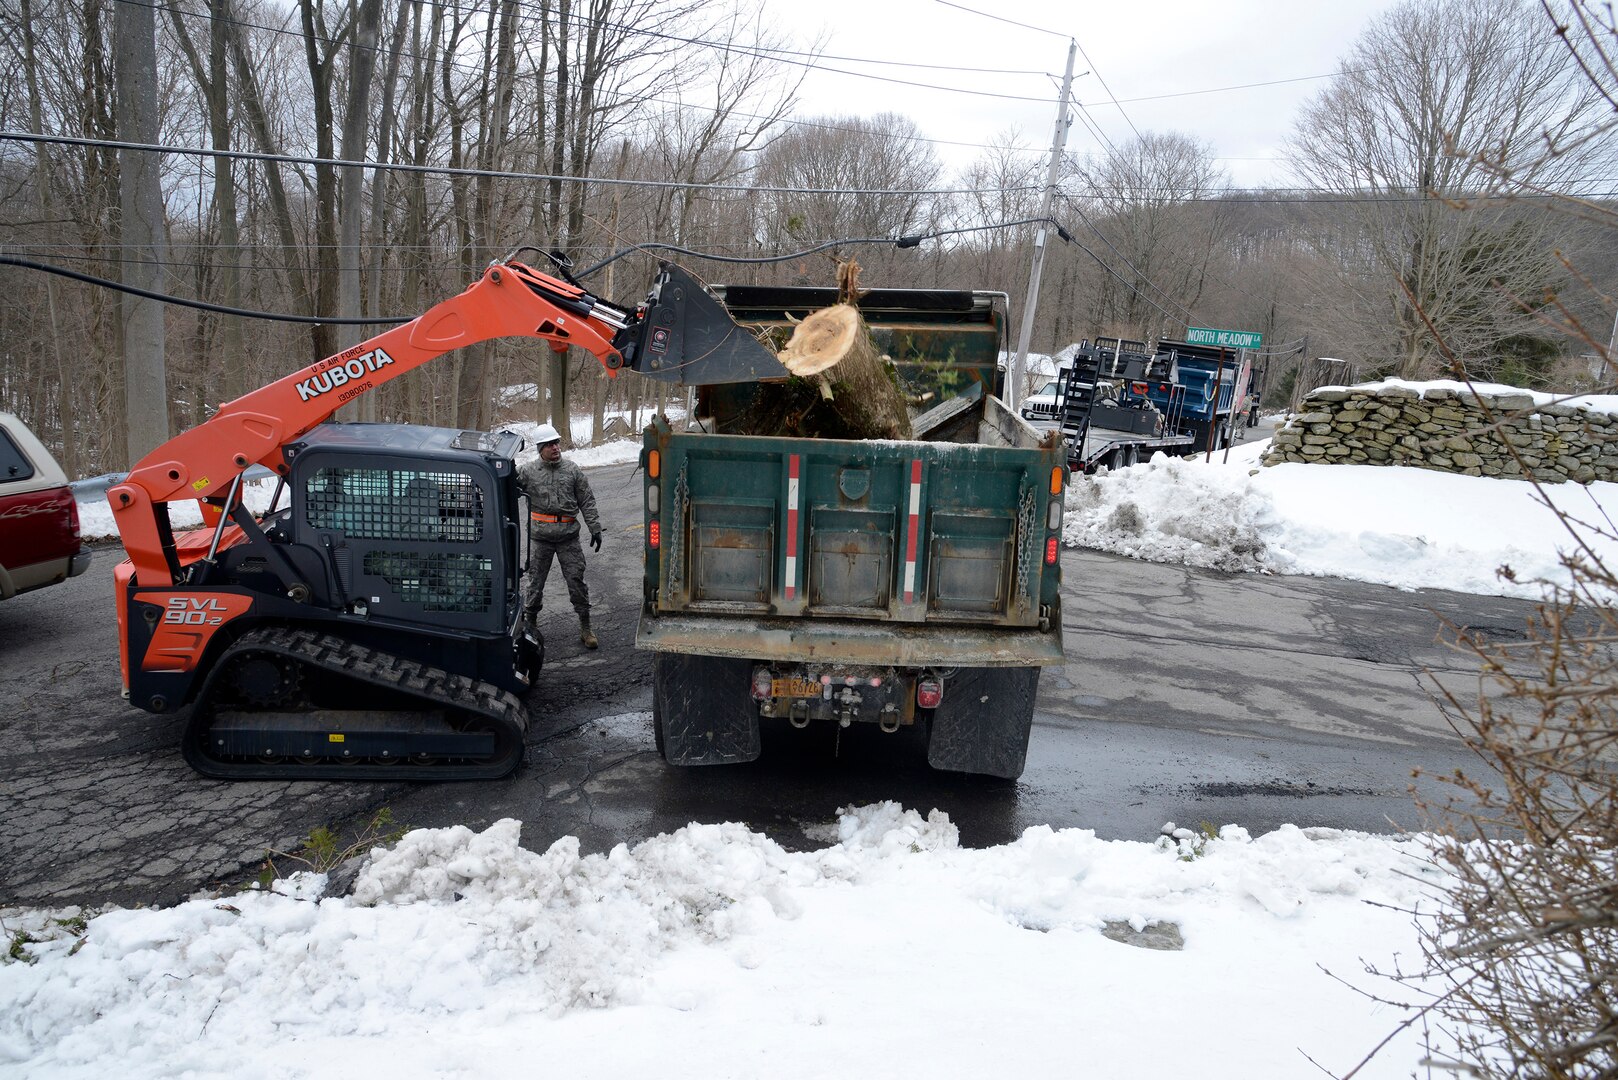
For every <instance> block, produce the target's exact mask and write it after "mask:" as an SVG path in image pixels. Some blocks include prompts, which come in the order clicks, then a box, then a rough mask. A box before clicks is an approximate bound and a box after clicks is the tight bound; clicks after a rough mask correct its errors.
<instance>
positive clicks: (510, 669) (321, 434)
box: [120, 424, 543, 777]
mask: <svg viewBox="0 0 1618 1080" xmlns="http://www.w3.org/2000/svg"><path fill="white" fill-rule="evenodd" d="M520 447H521V439H520V438H519V437H518V436H516V435H509V434H502V435H488V434H484V433H481V432H466V431H456V430H448V429H439V428H422V427H413V426H405V425H398V424H324V425H321V426H320V427H317V428H315V429H314V430H313V431H311V432H310V433H309V434H308V435H307V436H305V437H304V438H302V439H300V440H298V441H297V442H294V443H292V444H290V445H289V446H288V447H287V448H286V451H285V457H286V462H287V466H288V473H287V477H286V481H285V483H284V484H283V485H281V486H280V487H279V488H278V490H277V496H278V498H277V503H278V505H276V506H274V507H273V508H272V509H271V510H270V512H268V513H266V514H264V515H263V516H262V518H261V519H259V520H254V519H253V518H252V517H250V516H247V515H245V514H241V515H238V518H237V521H236V523H235V524H234V525H233V526H227V527H226V528H225V529H223V530H222V531H221V533H220V536H219V541H218V543H217V546H216V547H214V548H213V550H212V551H211V552H208V551H202V552H199V553H197V554H198V555H199V557H197V558H195V559H194V560H188V566H187V573H186V574H185V575H184V580H183V581H180V582H177V583H176V584H175V585H173V586H172V587H166V588H147V587H143V586H141V585H140V584H139V583H137V582H132V581H130V580H129V577H130V575H129V574H128V567H127V564H126V565H125V567H123V568H120V571H121V577H122V579H123V580H122V581H121V582H120V587H121V588H122V589H123V590H125V595H126V597H127V601H128V603H127V612H128V615H127V618H126V620H125V622H126V625H125V626H124V627H123V630H124V640H125V643H126V647H127V650H128V653H129V657H128V659H129V660H130V661H132V663H130V664H129V665H128V667H127V669H128V671H129V695H130V700H131V702H132V703H133V704H135V705H138V706H140V707H142V708H145V709H148V710H151V711H154V712H162V711H166V710H168V709H171V708H177V707H180V706H182V705H187V704H190V705H192V706H193V708H192V714H191V718H190V723H189V726H188V729H187V732H186V736H185V751H186V756H187V758H188V759H189V760H190V761H191V762H192V764H193V765H194V766H196V767H197V768H198V769H199V770H200V771H202V772H204V773H208V774H210V775H217V776H267V775H278V774H280V772H281V771H282V767H283V766H284V765H286V764H289V763H295V764H296V765H298V766H308V767H309V769H308V771H307V772H305V773H304V775H311V776H314V775H320V774H321V772H322V767H323V768H324V769H326V770H336V771H340V772H341V773H342V774H343V775H345V776H351V777H352V776H366V775H377V774H385V775H386V776H388V777H394V776H400V775H403V774H412V775H414V774H430V775H433V776H445V777H471V776H479V775H490V774H499V773H502V772H505V771H509V770H510V769H511V768H513V767H515V765H516V764H517V763H518V761H519V760H520V757H521V748H522V740H523V734H524V732H525V730H526V727H527V720H526V713H525V712H524V710H523V709H522V707H521V705H520V704H519V703H518V702H517V699H516V697H515V695H516V694H518V693H521V692H523V691H525V690H526V689H527V687H528V685H529V682H530V679H531V678H532V677H533V675H534V674H536V673H537V672H538V670H539V667H540V665H541V664H542V662H543V644H542V643H541V642H540V641H539V640H538V639H537V637H534V636H530V635H522V634H519V633H518V632H517V626H518V617H519V615H520V610H521V602H520V595H521V594H520V582H521V576H522V570H523V566H522V553H523V552H524V551H525V550H526V548H525V545H524V542H523V541H524V535H523V530H522V527H521V516H520V514H519V513H518V493H517V488H516V468H515V460H514V459H515V455H516V453H517V451H518V449H519V448H520ZM177 542H178V545H179V547H180V549H181V551H182V553H184V552H187V551H188V550H190V549H193V548H195V547H197V546H200V545H203V544H209V545H212V544H213V542H214V532H213V531H210V530H201V531H199V532H197V533H194V534H190V535H188V536H183V537H179V538H177Z"/></svg>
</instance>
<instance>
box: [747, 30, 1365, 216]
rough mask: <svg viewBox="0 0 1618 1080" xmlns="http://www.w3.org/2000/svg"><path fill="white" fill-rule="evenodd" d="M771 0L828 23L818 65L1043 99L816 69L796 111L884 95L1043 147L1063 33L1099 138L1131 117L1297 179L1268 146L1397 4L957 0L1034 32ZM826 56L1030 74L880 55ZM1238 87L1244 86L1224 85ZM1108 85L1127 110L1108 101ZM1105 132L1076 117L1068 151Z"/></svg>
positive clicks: (864, 105)
mask: <svg viewBox="0 0 1618 1080" xmlns="http://www.w3.org/2000/svg"><path fill="white" fill-rule="evenodd" d="M767 3H768V5H769V10H770V12H771V14H772V16H774V17H775V18H777V19H778V20H779V21H780V24H781V25H782V26H783V27H784V28H787V29H790V30H791V31H792V32H793V33H794V34H796V35H797V36H798V38H799V40H800V41H804V42H807V41H809V40H812V39H813V38H814V36H815V35H816V34H817V33H819V32H821V31H825V32H826V34H827V41H826V45H825V52H826V54H827V57H828V58H827V59H825V60H823V61H822V62H821V65H822V67H824V68H841V69H844V70H848V71H861V72H865V73H868V74H871V75H879V76H882V77H883V78H885V79H896V80H908V81H910V82H918V83H930V84H934V86H945V87H950V86H953V87H959V88H963V89H970V90H977V91H989V92H993V93H998V94H1009V95H1020V96H1026V97H1030V98H1037V99H1038V100H1037V101H1014V100H1005V99H1000V98H992V97H981V96H974V95H970V94H963V93H952V92H950V91H949V90H946V89H932V88H922V87H913V86H905V85H900V84H899V83H897V82H885V81H878V80H876V79H871V78H862V77H858V76H852V75H845V74H838V73H834V72H831V71H825V70H817V71H813V72H811V73H810V75H809V78H808V80H807V82H806V83H805V84H804V90H803V93H802V104H801V106H800V108H799V111H798V114H797V115H798V116H800V117H806V116H811V115H816V114H825V113H841V114H844V115H861V116H865V115H871V114H874V113H877V112H882V111H886V110H891V111H895V112H900V113H904V114H906V115H908V116H910V117H911V118H912V119H913V120H915V121H916V123H917V124H918V125H919V126H920V127H921V129H922V131H923V133H924V134H926V135H927V136H928V137H929V138H932V139H937V140H947V141H950V142H958V143H968V144H974V143H975V144H982V143H987V142H990V141H992V140H993V139H994V138H995V137H996V136H997V135H998V134H1001V133H1003V132H1005V131H1007V130H1008V129H1011V128H1018V129H1020V131H1021V133H1022V139H1023V141H1024V142H1025V143H1026V144H1027V145H1028V146H1030V147H1037V148H1039V150H1040V151H1041V152H1048V150H1049V148H1050V140H1051V134H1052V130H1053V124H1054V122H1055V118H1056V105H1055V101H1056V90H1057V86H1058V85H1059V84H1060V80H1061V76H1062V67H1063V64H1064V62H1065V61H1066V58H1067V47H1068V39H1069V38H1070V37H1071V38H1073V39H1074V40H1076V41H1077V42H1078V45H1079V48H1080V49H1081V50H1082V51H1081V52H1080V53H1079V55H1078V57H1077V59H1076V61H1075V66H1074V74H1075V76H1077V75H1078V73H1079V72H1084V71H1088V72H1089V74H1087V75H1085V76H1083V77H1082V78H1076V79H1075V81H1074V88H1075V96H1076V97H1077V99H1078V101H1079V102H1080V103H1081V104H1083V105H1084V106H1085V113H1086V114H1087V115H1088V118H1089V119H1090V121H1091V122H1092V123H1093V124H1095V125H1096V126H1098V127H1099V128H1100V129H1101V131H1102V133H1103V134H1104V136H1105V137H1106V139H1109V140H1111V141H1112V142H1113V143H1115V144H1121V143H1122V142H1123V141H1124V140H1126V139H1129V138H1133V137H1134V129H1138V130H1140V131H1141V132H1146V131H1170V130H1172V131H1179V132H1182V133H1184V134H1187V135H1192V136H1194V137H1196V138H1198V139H1201V140H1203V141H1205V142H1207V143H1209V144H1211V145H1212V146H1213V148H1214V153H1215V154H1216V155H1217V156H1218V157H1219V158H1220V159H1221V164H1222V165H1223V166H1224V168H1225V170H1226V171H1227V173H1228V174H1229V176H1230V178H1231V180H1232V181H1233V182H1234V183H1235V184H1236V185H1237V186H1242V187H1253V186H1288V185H1290V184H1291V183H1293V179H1292V178H1291V177H1290V176H1289V174H1288V173H1287V171H1286V167H1285V164H1284V163H1283V162H1281V161H1280V160H1278V159H1279V157H1280V153H1281V141H1282V140H1283V139H1284V138H1285V137H1286V136H1287V134H1288V133H1289V132H1290V131H1291V129H1292V123H1293V119H1294V117H1295V116H1296V114H1297V111H1298V107H1299V106H1300V105H1301V104H1302V103H1303V102H1304V101H1306V100H1308V98H1309V97H1310V96H1311V95H1313V94H1315V93H1317V92H1318V91H1319V89H1320V88H1321V87H1322V86H1324V85H1326V78H1324V77H1326V76H1330V75H1331V74H1332V73H1333V72H1335V71H1336V70H1337V64H1338V60H1339V59H1340V58H1341V57H1342V56H1343V55H1344V54H1345V53H1346V51H1347V49H1348V46H1349V45H1350V43H1352V42H1353V40H1354V39H1355V38H1356V37H1357V36H1358V35H1359V33H1360V31H1361V30H1362V29H1363V28H1364V27H1365V26H1366V25H1367V23H1368V22H1369V21H1370V20H1372V19H1373V18H1375V17H1376V16H1377V15H1378V14H1380V13H1381V12H1383V11H1386V10H1388V9H1390V8H1392V7H1394V6H1395V3H1394V0H1335V2H1333V3H1330V4H1298V3H1295V2H1291V0H1285V2H1283V0H1222V2H1220V3H1210V2H1209V0H1151V2H1148V3H1116V2H1114V3H1107V4H1079V3H1073V2H1071V0H960V3H961V4H962V5H963V6H964V7H966V8H973V9H976V10H977V11H983V12H991V13H993V14H994V15H996V16H999V17H1001V18H1004V19H1012V20H1015V21H1017V22H1021V23H1026V24H1028V25H1029V26H1033V27H1040V28H1043V29H1045V30H1049V31H1052V33H1042V32H1040V31H1039V30H1032V29H1025V28H1023V27H1018V26H1013V25H1008V24H1007V23H1005V22H1001V21H997V20H996V19H993V18H989V17H986V16H985V15H982V14H974V13H973V12H972V11H967V10H962V8H961V7H955V6H950V5H949V4H946V3H943V2H941V0H817V2H816V3H813V4H805V3H801V2H799V0H767ZM834 56H835V57H854V58H874V59H883V60H890V61H905V62H908V63H921V64H938V65H945V66H947V67H952V68H995V69H1014V70H1023V71H1031V72H1034V73H1033V74H987V73H982V74H973V73H965V72H960V71H949V70H929V69H926V68H894V67H882V66H875V65H868V64H858V63H850V62H846V61H839V60H833V59H831V58H830V57H834ZM1280 80H1296V81H1290V82H1281V81H1280ZM1265 83H1267V84H1269V85H1258V86H1253V85H1251V84H1265ZM1238 86H1243V87H1249V88H1247V89H1228V90H1221V88H1225V87H1238ZM1109 90H1110V91H1111V93H1109V92H1108V91H1109ZM1114 95H1116V97H1117V98H1118V99H1119V100H1120V101H1121V102H1122V109H1121V110H1120V108H1119V107H1118V106H1115V105H1112V104H1108V102H1110V101H1111V99H1112V98H1113V96H1114ZM1104 146H1105V144H1104V143H1103V142H1101V141H1100V140H1099V139H1098V138H1097V137H1096V135H1094V134H1092V132H1091V131H1090V130H1088V129H1087V126H1086V124H1085V122H1084V117H1083V116H1081V118H1080V119H1079V120H1077V121H1076V122H1075V123H1074V126H1073V128H1072V131H1071V133H1070V135H1069V139H1068V150H1069V151H1070V152H1072V153H1079V154H1084V153H1093V152H1096V151H1098V150H1102V149H1103V148H1104ZM938 152H939V155H940V157H942V158H943V159H944V161H945V163H946V164H947V165H950V166H952V167H954V166H959V165H961V164H964V163H965V162H967V161H970V160H971V159H972V158H973V157H975V156H976V155H977V154H978V153H979V152H980V151H979V150H978V149H976V148H974V147H972V146H940V147H938Z"/></svg>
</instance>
